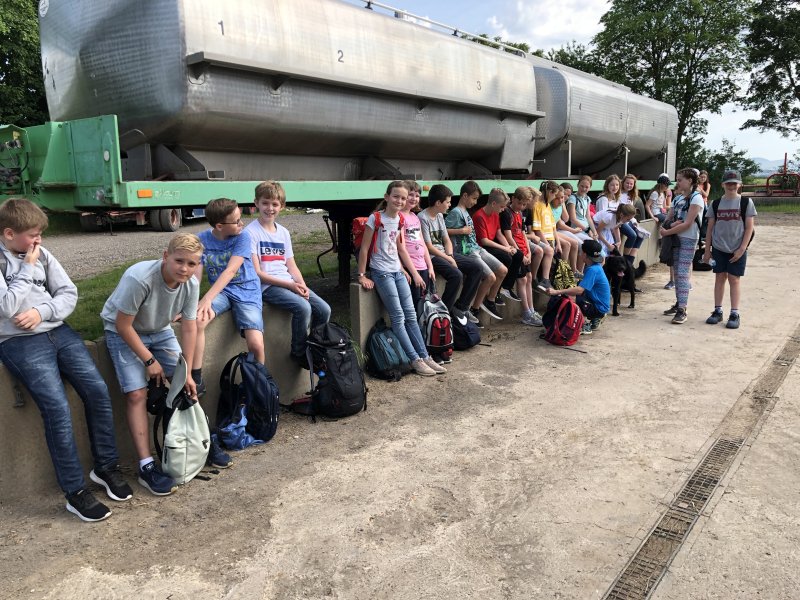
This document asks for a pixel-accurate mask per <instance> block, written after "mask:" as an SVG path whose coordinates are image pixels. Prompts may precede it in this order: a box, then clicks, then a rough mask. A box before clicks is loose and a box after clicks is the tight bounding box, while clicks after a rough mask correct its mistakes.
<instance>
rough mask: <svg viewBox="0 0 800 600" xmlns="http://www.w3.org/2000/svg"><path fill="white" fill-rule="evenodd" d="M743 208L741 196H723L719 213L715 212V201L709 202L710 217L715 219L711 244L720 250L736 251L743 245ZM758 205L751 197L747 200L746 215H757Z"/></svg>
mask: <svg viewBox="0 0 800 600" xmlns="http://www.w3.org/2000/svg"><path fill="white" fill-rule="evenodd" d="M741 208H742V199H741V196H738V195H737V196H736V198H734V199H733V200H726V199H725V198H722V199H721V200H720V202H719V211H718V213H719V214H718V215H715V214H714V203H713V202H709V203H708V218H709V219H714V221H715V222H714V231H713V232H712V233H711V244H712V246H713V247H714V248H715V249H717V250H719V251H720V252H730V253H733V252H736V250H738V249H739V246H741V245H742V239H743V238H744V220H742V216H741V214H739V213H740V210H741ZM757 214H758V213H757V212H756V206H755V204H753V201H752V200H751V199H748V201H747V209H746V211H745V216H746V217H755V216H756V215H757Z"/></svg>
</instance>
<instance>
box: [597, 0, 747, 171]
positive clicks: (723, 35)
mask: <svg viewBox="0 0 800 600" xmlns="http://www.w3.org/2000/svg"><path fill="white" fill-rule="evenodd" d="M749 2H750V0H708V1H703V0H675V1H673V2H664V1H663V0H658V1H657V0H612V2H611V8H610V9H609V11H608V12H606V13H605V14H604V15H603V17H602V18H601V19H600V22H601V24H602V25H603V27H604V29H603V30H602V31H601V32H600V33H598V34H597V35H596V36H595V37H594V39H593V43H594V44H595V55H596V56H597V57H598V59H599V60H600V61H601V63H602V65H603V74H604V76H605V77H607V78H608V79H611V80H612V81H617V82H619V83H622V84H624V85H627V86H629V87H630V88H631V89H632V90H633V91H634V92H636V93H638V94H645V95H647V96H650V97H651V98H655V99H656V100H661V101H663V102H668V103H669V104H672V105H673V106H675V108H676V109H677V111H678V149H677V153H678V161H679V163H682V162H684V161H683V150H684V149H683V146H684V138H685V137H686V134H687V132H688V131H689V130H690V128H691V127H696V123H693V121H694V120H695V119H696V117H695V115H696V114H697V113H699V112H700V111H703V110H708V111H710V112H713V113H718V112H719V111H720V108H721V107H722V105H723V104H725V102H727V101H729V100H730V99H731V97H732V95H734V93H735V90H736V89H737V87H736V79H737V76H739V75H740V74H741V71H742V68H743V65H744V64H745V62H744V49H743V46H742V40H741V31H742V29H743V27H744V26H745V24H746V22H747V17H748V6H749Z"/></svg>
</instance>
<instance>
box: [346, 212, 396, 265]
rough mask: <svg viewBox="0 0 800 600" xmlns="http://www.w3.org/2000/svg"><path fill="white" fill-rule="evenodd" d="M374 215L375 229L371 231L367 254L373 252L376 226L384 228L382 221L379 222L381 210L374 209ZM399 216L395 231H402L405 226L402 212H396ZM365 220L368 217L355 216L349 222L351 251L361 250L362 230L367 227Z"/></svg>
mask: <svg viewBox="0 0 800 600" xmlns="http://www.w3.org/2000/svg"><path fill="white" fill-rule="evenodd" d="M372 214H373V215H375V231H374V232H373V233H372V241H371V242H370V244H369V254H370V255H372V254H375V243H376V242H377V239H378V228H379V227H381V228H383V229H384V230H385V229H386V228H385V227H383V223H381V212H380V211H379V210H376V211H375V212H374V213H372ZM398 216H399V217H400V221H399V222H398V224H397V231H403V227H405V218H404V217H403V213H398ZM367 221H369V217H356V218H355V219H353V222H352V224H351V229H350V232H351V235H350V241H351V242H352V245H353V252H355V253H358V252H359V250H361V242H362V241H363V240H364V230H365V229H366V227H367Z"/></svg>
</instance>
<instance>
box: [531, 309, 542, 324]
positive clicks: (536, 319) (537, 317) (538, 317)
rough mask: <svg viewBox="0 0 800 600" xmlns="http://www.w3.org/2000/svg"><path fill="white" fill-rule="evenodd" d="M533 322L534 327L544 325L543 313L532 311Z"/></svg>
mask: <svg viewBox="0 0 800 600" xmlns="http://www.w3.org/2000/svg"><path fill="white" fill-rule="evenodd" d="M531 322H532V323H533V326H534V327H543V324H542V315H540V314H539V313H538V312H536V311H535V310H534V311H533V312H532V313H531Z"/></svg>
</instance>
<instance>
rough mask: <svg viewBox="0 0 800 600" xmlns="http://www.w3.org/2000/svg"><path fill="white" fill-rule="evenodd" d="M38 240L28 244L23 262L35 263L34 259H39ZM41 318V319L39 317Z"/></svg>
mask: <svg viewBox="0 0 800 600" xmlns="http://www.w3.org/2000/svg"><path fill="white" fill-rule="evenodd" d="M40 247H41V246H40V245H39V242H34V243H33V244H31V245H30V246H28V251H27V252H26V253H25V262H26V263H28V264H29V265H35V264H36V261H38V260H39V248H40ZM40 320H41V319H40Z"/></svg>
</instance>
